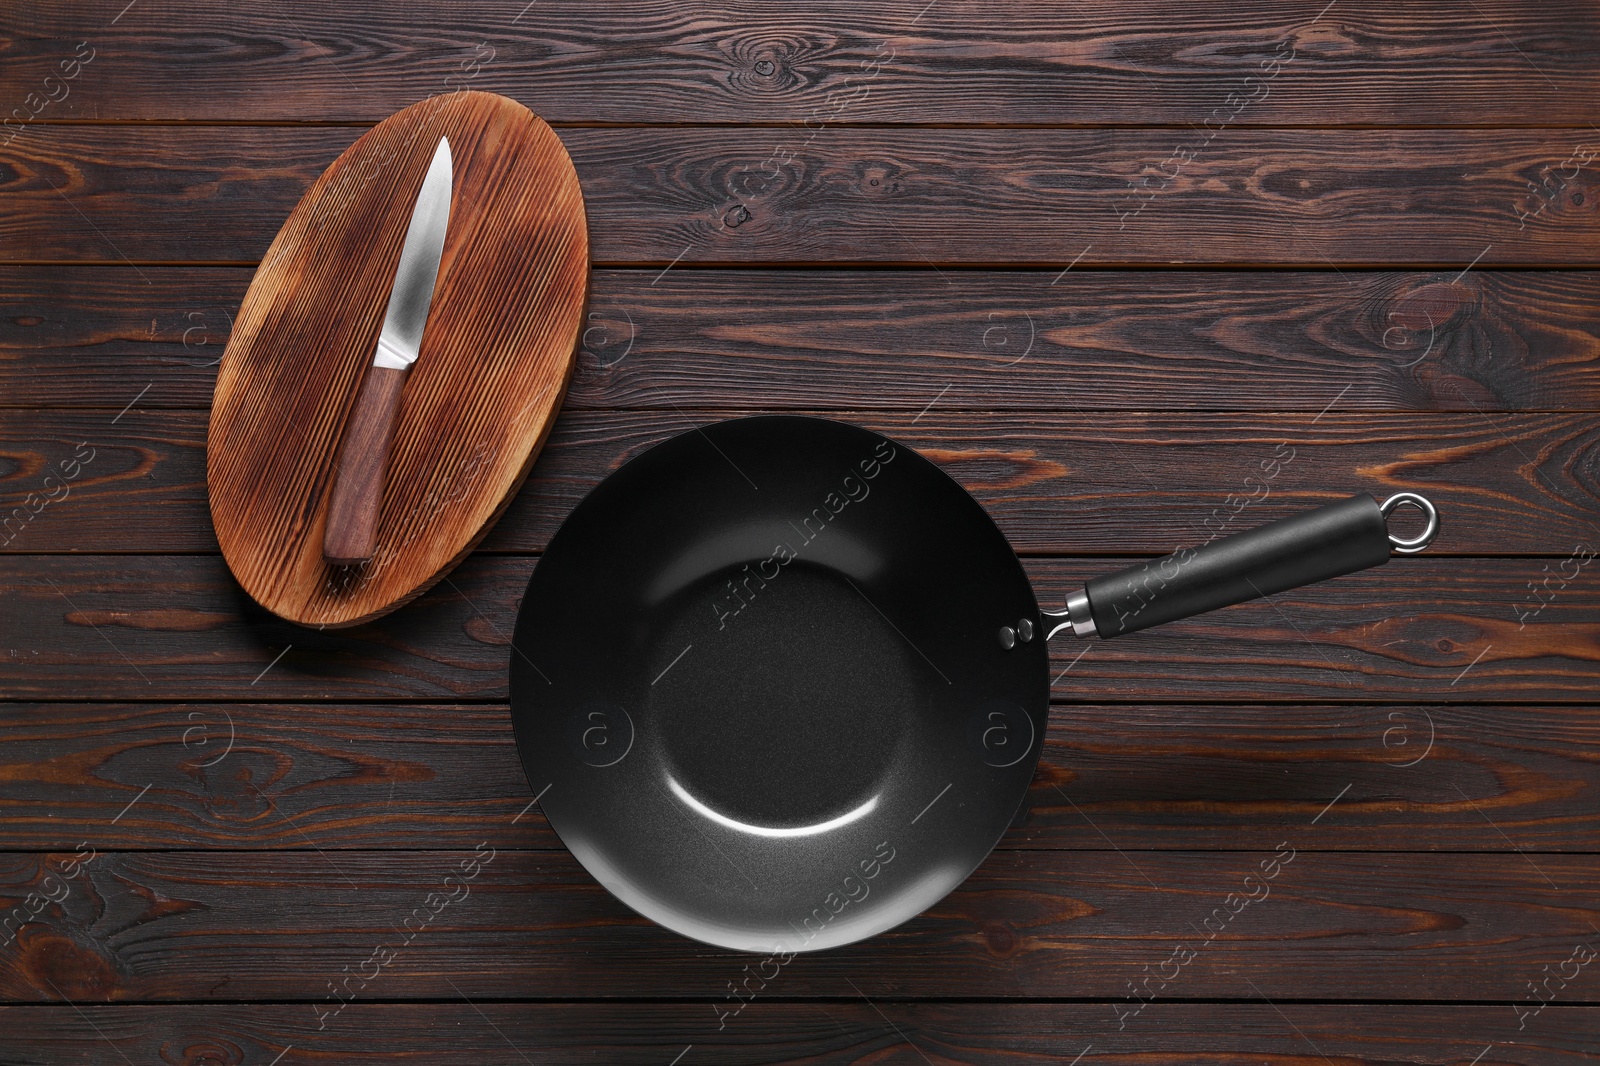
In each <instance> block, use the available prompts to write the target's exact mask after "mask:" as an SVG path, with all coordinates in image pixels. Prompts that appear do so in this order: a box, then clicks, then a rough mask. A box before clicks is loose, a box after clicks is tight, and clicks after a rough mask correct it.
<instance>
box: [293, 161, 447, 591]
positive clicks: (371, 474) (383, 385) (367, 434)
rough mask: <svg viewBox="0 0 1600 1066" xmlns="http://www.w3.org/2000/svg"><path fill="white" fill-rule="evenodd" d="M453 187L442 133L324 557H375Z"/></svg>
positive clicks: (355, 412) (365, 392) (332, 510)
mask: <svg viewBox="0 0 1600 1066" xmlns="http://www.w3.org/2000/svg"><path fill="white" fill-rule="evenodd" d="M454 187H455V181H454V165H453V161H452V159H451V155H450V141H449V139H448V138H445V137H441V138H439V145H438V147H437V148H435V149H434V152H433V159H432V161H431V162H430V163H429V164H428V170H427V173H426V174H425V175H423V178H422V188H421V189H420V190H419V191H418V193H417V200H416V203H415V204H414V205H413V206H412V208H411V222H410V225H409V226H408V227H407V229H406V236H405V242H404V244H402V245H401V248H400V264H399V266H398V267H396V268H395V274H394V284H393V287H392V288H391V289H390V290H389V306H388V308H387V310H386V311H385V312H384V317H383V328H382V330H381V331H380V332H379V333H378V344H377V348H376V350H375V351H374V352H373V356H372V364H371V365H370V366H369V367H367V372H366V375H365V377H364V378H363V379H362V382H361V391H360V392H359V393H358V394H357V395H356V402H355V405H354V406H353V407H352V408H351V411H350V416H349V419H348V421H347V422H346V423H345V429H344V440H343V443H342V445H341V447H340V450H339V461H338V467H337V469H336V470H335V472H334V479H333V487H332V490H331V491H330V492H329V497H328V521H327V526H326V528H325V529H324V531H323V539H322V557H323V558H324V559H325V560H327V561H328V562H330V563H334V564H336V565H344V566H348V565H352V564H355V563H364V562H366V561H367V560H369V559H371V558H372V554H373V551H374V549H375V548H376V546H377V534H378V516H379V514H380V512H381V510H382V503H383V482H384V474H385V472H386V470H387V468H388V464H389V448H390V445H391V444H392V443H393V441H394V429H395V418H396V415H398V413H399V410H400V394H401V390H402V388H403V387H404V386H405V379H406V372H407V371H408V370H409V369H410V368H411V364H413V363H415V362H416V360H417V355H418V353H420V352H421V350H422V335H423V332H424V330H425V329H426V328H427V324H428V311H429V309H430V308H431V307H432V305H433V290H434V286H435V284H436V283H437V282H438V280H439V259H440V257H441V256H442V255H443V253H444V238H445V233H446V232H447V231H448V229H449V226H450V198H451V195H452V193H453V192H454Z"/></svg>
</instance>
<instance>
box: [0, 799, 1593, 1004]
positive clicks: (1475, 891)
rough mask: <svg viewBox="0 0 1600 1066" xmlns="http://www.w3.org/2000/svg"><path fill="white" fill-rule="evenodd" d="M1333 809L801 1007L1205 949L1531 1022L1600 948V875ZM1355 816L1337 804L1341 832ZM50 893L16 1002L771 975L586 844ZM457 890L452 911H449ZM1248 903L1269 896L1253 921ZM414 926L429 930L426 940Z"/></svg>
mask: <svg viewBox="0 0 1600 1066" xmlns="http://www.w3.org/2000/svg"><path fill="white" fill-rule="evenodd" d="M1314 815H1315V812H1309V813H1307V814H1306V815H1305V817H1304V819H1302V820H1301V821H1300V822H1299V824H1297V825H1295V824H1291V825H1286V826H1284V827H1283V830H1282V834H1281V836H1280V837H1279V839H1278V841H1277V843H1276V844H1275V845H1272V846H1269V847H1268V848H1266V849H1263V850H1260V851H1181V852H1168V851H1160V852H1151V851H1143V852H1128V851H1126V850H1124V851H1122V852H1118V851H1114V850H1112V849H1110V848H1106V849H1105V850H1102V851H1093V852H1064V851H1047V852H1035V851H998V852H995V853H994V854H992V855H990V856H989V857H988V859H986V860H985V862H984V863H983V865H982V866H980V867H979V868H978V870H977V871H976V872H975V873H974V874H973V875H972V876H971V877H970V878H968V879H967V881H966V882H965V883H964V884H963V885H962V886H961V887H959V888H958V889H956V890H955V891H954V892H952V893H951V894H950V895H949V896H948V897H946V898H945V899H944V900H942V901H941V902H939V903H937V904H935V905H934V906H933V907H932V908H930V909H929V910H928V911H927V913H925V914H923V915H921V916H920V917H917V918H913V919H911V920H910V921H908V922H906V923H905V924H904V925H901V926H899V927H897V928H895V929H894V930H891V931H889V932H887V933H884V934H881V935H879V936H877V937H874V938H872V939H869V940H866V941H861V942H858V943H855V944H851V945H848V946H846V947H842V948H835V949H832V950H828V951H819V952H813V953H805V954H802V955H800V956H797V957H796V958H795V959H794V960H793V962H792V964H791V965H789V966H786V967H785V968H784V969H783V972H782V978H781V979H782V982H783V983H782V995H783V996H784V997H785V998H789V997H796V996H808V997H829V998H840V999H853V998H858V996H859V994H858V993H856V992H853V991H852V989H851V982H852V981H853V982H855V984H856V986H857V987H858V988H859V989H860V992H861V993H865V994H866V995H868V996H871V997H874V998H877V997H884V998H891V999H894V998H905V997H917V998H921V997H941V998H944V997H960V996H970V997H974V998H981V997H991V996H992V997H1001V998H1027V999H1031V998H1040V997H1068V998H1095V999H1102V998H1103V999H1118V998H1121V997H1129V998H1128V1000H1127V1001H1126V1002H1125V1003H1124V1004H1123V1006H1124V1009H1132V1008H1134V1007H1137V1005H1138V1001H1137V1000H1133V999H1132V998H1131V992H1130V990H1129V982H1130V981H1132V982H1135V986H1136V987H1137V982H1138V981H1139V980H1140V979H1141V978H1142V977H1144V976H1146V975H1147V971H1145V970H1144V969H1143V967H1144V966H1145V965H1146V964H1148V965H1149V966H1150V967H1151V971H1149V972H1157V967H1158V965H1159V964H1160V963H1161V962H1162V961H1164V960H1168V959H1170V958H1172V957H1173V955H1174V953H1175V945H1178V944H1184V945H1186V946H1187V947H1188V949H1189V950H1191V951H1193V952H1194V953H1195V954H1196V955H1197V956H1198V957H1197V958H1195V959H1194V960H1193V961H1192V963H1191V964H1189V965H1186V966H1183V967H1182V968H1181V970H1180V972H1179V973H1178V974H1177V976H1176V977H1172V976H1171V971H1170V970H1169V971H1166V973H1167V975H1168V976H1169V978H1171V979H1170V980H1169V981H1168V987H1169V989H1170V994H1171V996H1172V997H1182V998H1185V999H1240V1000H1254V999H1258V998H1259V995H1258V994H1257V993H1256V992H1255V991H1254V990H1252V988H1251V982H1254V983H1255V985H1256V986H1257V987H1258V988H1260V989H1262V990H1263V992H1264V993H1265V994H1266V995H1267V996H1268V997H1269V998H1271V999H1274V1000H1278V999H1284V1000H1293V999H1317V1000H1323V1001H1328V1000H1359V1001H1371V1000H1384V999H1404V1000H1413V1001H1414V1000H1434V1001H1446V1002H1449V1001H1462V1000H1472V1001H1486V1000H1487V1001H1493V1002H1495V1003H1497V1004H1510V1003H1515V1002H1518V1001H1520V1000H1524V999H1526V998H1527V997H1528V995H1529V993H1528V988H1527V985H1528V981H1529V980H1530V978H1537V977H1539V976H1542V972H1541V967H1544V966H1549V967H1550V968H1551V972H1552V973H1554V972H1556V970H1557V967H1558V965H1559V964H1560V963H1561V961H1562V960H1565V959H1568V958H1569V956H1570V954H1571V953H1572V951H1573V947H1574V945H1575V944H1580V943H1592V942H1594V941H1596V940H1597V939H1600V938H1597V937H1596V934H1595V932H1594V930H1593V928H1592V927H1591V925H1590V923H1591V922H1592V921H1593V920H1594V918H1595V917H1596V910H1597V908H1596V907H1595V905H1594V900H1593V897H1592V894H1586V888H1587V886H1592V885H1593V884H1594V883H1595V879H1596V878H1597V877H1600V858H1597V857H1595V856H1578V855H1550V854H1538V855H1527V854H1516V853H1514V852H1504V853H1500V854H1492V855H1481V854H1428V853H1410V854H1377V855H1371V854H1352V853H1348V852H1312V851H1307V850H1301V845H1302V842H1305V841H1309V840H1315V839H1316V836H1317V834H1318V832H1319V831H1320V829H1321V823H1318V824H1312V818H1313V817H1314ZM1339 816H1340V815H1339V809H1338V807H1337V806H1334V807H1333V809H1332V810H1331V811H1330V812H1329V813H1328V814H1326V815H1325V816H1324V820H1326V819H1329V818H1337V817H1339ZM902 843H905V842H902ZM74 854H76V855H77V856H78V857H79V858H78V860H74V858H73V856H74ZM74 861H77V862H78V866H73V865H71V864H72V863H73V862H74ZM464 864H465V865H464ZM62 871H75V876H66V877H63V876H62ZM1273 871H1275V873H1274V872H1273ZM1269 873H1270V874H1272V876H1267V874H1269ZM464 875H470V876H464ZM749 875H750V876H751V877H752V878H756V879H759V877H760V876H761V871H760V870H759V869H753V870H751V871H749ZM730 876H734V877H736V876H738V875H737V874H736V873H733V872H731V871H730ZM1246 876H1251V878H1252V880H1251V882H1250V883H1248V884H1246V883H1244V878H1245V877H1246ZM446 878H453V880H452V881H451V882H449V883H446ZM47 879H49V881H50V883H48V884H47V883H46V881H47ZM41 887H42V888H44V889H45V890H46V891H48V892H50V893H51V894H52V895H56V896H59V897H60V898H61V902H60V903H58V904H55V905H53V906H48V907H46V908H44V909H41V910H40V911H39V913H38V915H37V916H36V917H35V918H34V920H33V921H32V922H30V923H28V924H24V925H20V927H16V926H14V927H13V928H16V930H17V935H16V941H15V943H11V944H8V945H6V947H7V949H8V952H7V954H8V959H7V961H8V962H10V964H11V965H9V966H0V998H4V999H5V1000H8V1001H22V1002H37V1001H38V1000H40V999H41V998H44V997H45V996H48V995H49V992H50V985H49V984H47V983H46V981H45V980H44V979H45V978H46V977H48V978H49V979H50V981H52V982H54V983H55V985H56V986H57V988H58V989H59V990H60V991H59V993H58V994H57V996H56V997H52V998H60V997H62V996H65V997H68V998H72V999H82V1000H94V1001H99V1002H105V1001H107V1000H142V1001H191V1002H192V1001H197V1000H214V999H221V1000H259V999H298V1000H309V1001H311V1002H321V1003H323V1005H324V1008H325V1009H329V1010H331V1009H334V1008H336V1007H337V1006H338V1004H339V1000H336V999H334V998H333V997H332V994H331V993H330V992H329V991H328V990H327V982H328V981H330V980H334V981H337V980H339V979H340V978H341V977H343V976H344V974H345V973H350V974H355V975H361V974H362V971H361V969H360V964H361V963H362V962H363V961H364V960H366V959H368V958H370V957H372V956H373V954H374V952H375V950H376V949H377V948H378V947H379V946H381V945H388V946H389V947H391V948H393V949H394V950H395V953H396V954H397V956H398V958H397V959H396V960H395V964H394V965H393V966H391V967H388V968H384V969H383V970H382V972H381V973H380V974H378V975H376V976H372V975H371V970H370V968H369V969H368V970H367V971H366V974H365V976H366V980H365V981H364V982H363V981H361V980H360V979H359V976H358V981H357V983H356V984H353V985H351V986H348V989H347V991H349V992H354V993H357V994H358V996H359V995H360V994H361V993H362V991H363V990H364V992H365V994H366V995H367V996H368V997H382V998H384V999H395V1000H403V999H453V998H455V997H456V995H457V994H458V993H457V992H456V991H454V990H453V989H452V988H451V984H452V982H453V983H454V984H455V985H456V987H457V988H458V989H460V990H461V991H463V992H467V993H468V994H469V995H470V994H471V993H473V992H476V993H477V994H478V996H479V997H484V996H485V994H486V993H487V998H502V997H503V998H529V999H535V998H552V997H561V998H567V999H586V998H594V997H599V996H608V997H672V998H702V997H703V998H706V999H721V998H722V997H724V996H726V995H727V982H728V981H729V980H735V981H736V980H738V978H739V977H740V976H741V975H742V972H743V970H742V968H743V967H745V966H750V965H752V964H753V963H756V962H759V960H760V958H761V956H759V955H751V954H747V953H742V952H734V951H728V950H724V949H720V948H714V947H710V946H708V945H705V944H702V943H699V942H698V941H693V940H690V939H688V938H685V937H682V936H679V935H678V934H676V933H671V932H668V931H667V930H665V929H662V928H661V927H659V926H657V925H655V924H653V923H651V922H649V921H648V920H646V919H644V918H642V917H640V916H639V915H637V914H635V913H634V912H632V911H630V910H628V908H627V907H625V906H624V905H623V904H622V903H620V902H618V901H617V900H616V899H615V898H613V897H612V896H611V895H610V894H609V893H607V892H606V890H605V889H604V888H603V887H601V885H600V884H599V883H598V882H596V881H595V880H594V879H593V878H592V877H591V876H590V875H589V874H588V873H587V872H586V871H585V870H584V869H583V867H581V866H580V865H578V862H577V860H576V859H574V858H573V857H572V856H571V854H570V853H568V852H566V851H540V852H530V851H509V850H507V851H502V850H500V849H497V848H494V847H493V846H492V845H484V846H481V847H463V848H458V849H448V850H439V851H383V852H370V851H338V852H323V853H320V854H319V853H318V852H316V851H313V850H298V851H292V852H291V851H269V852H245V853H237V852H217V851H212V852H195V851H168V852H133V853H129V852H109V851H107V852H100V851H96V852H95V853H94V854H93V855H92V857H91V856H90V852H89V850H88V849H80V850H77V851H76V852H67V853H51V854H48V855H39V854H33V855H16V854H9V855H0V894H3V897H4V898H9V899H14V900H17V901H18V902H19V903H20V902H22V901H23V900H25V899H26V897H27V896H28V894H29V893H30V892H35V891H37V890H38V889H39V888H41ZM63 889H64V891H63ZM436 892H437V893H442V894H443V895H444V896H448V897H454V898H453V899H452V901H451V902H450V903H449V904H447V905H445V906H443V907H435V906H431V905H430V904H428V903H427V902H425V901H427V900H428V897H429V894H430V893H436ZM1230 894H1231V895H1232V896H1233V897H1234V898H1233V899H1232V900H1231V901H1230V900H1229V896H1230ZM1245 895H1253V896H1254V897H1255V901H1254V902H1251V903H1246V904H1244V905H1243V906H1240V904H1239V898H1240V897H1242V896H1245ZM436 900H437V897H435V901H436ZM417 907H424V908H425V909H424V911H423V914H424V915H427V914H428V912H429V911H430V910H431V911H433V914H432V916H431V919H430V920H428V921H426V922H422V923H421V926H422V927H421V928H420V929H418V924H419V923H418V922H416V921H413V922H412V923H411V925H409V926H405V924H404V919H405V918H406V917H407V916H408V915H410V914H411V913H412V911H413V909H414V908H417ZM1214 911H1216V912H1219V913H1220V914H1222V915H1224V916H1227V917H1223V918H1218V917H1215V916H1214V915H1213V912H1214ZM25 914H26V912H25ZM1207 919H1210V920H1211V924H1209V925H1206V924H1205V923H1206V921H1207ZM402 927H403V928H402ZM1202 928H1203V929H1204V931H1201V932H1198V933H1197V930H1200V929H1202ZM408 931H410V932H413V933H414V934H415V935H413V936H411V937H409V938H408V936H407V932H408ZM1208 932H1209V933H1211V934H1213V935H1211V936H1209V937H1208V935H1207V933H1208ZM346 966H348V967H350V969H349V970H348V971H346V970H344V967H346ZM1568 983H1569V984H1573V983H1574V982H1573V981H1571V980H1570V979H1569V981H1568ZM1552 987H1554V986H1552ZM1150 991H1151V992H1152V993H1158V986H1156V985H1152V986H1151V987H1150ZM1572 995H1573V997H1574V998H1576V997H1577V996H1579V995H1582V992H1581V991H1580V990H1579V989H1577V988H1573V989H1572ZM1161 998H1168V997H1161ZM1499 1009H1501V1010H1505V1011H1506V1012H1507V1013H1508V1014H1510V1013H1511V1010H1510V1007H1509V1005H1505V1006H1500V1007H1499ZM307 1011H308V1013H311V1012H310V1008H309V1007H307ZM1108 1011H1109V1008H1108ZM708 1013H709V1011H708ZM1130 1024H1131V1023H1130Z"/></svg>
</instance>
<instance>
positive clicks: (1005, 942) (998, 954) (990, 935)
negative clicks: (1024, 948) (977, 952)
mask: <svg viewBox="0 0 1600 1066" xmlns="http://www.w3.org/2000/svg"><path fill="white" fill-rule="evenodd" d="M983 944H984V947H986V948H987V949H988V951H989V954H990V955H993V956H994V957H995V958H997V959H1003V958H1006V957H1008V956H1010V955H1013V954H1015V953H1016V950H1017V934H1016V933H1014V932H1012V931H1011V930H1010V929H1009V928H1007V927H1006V926H1004V925H1001V924H999V923H998V922H990V923H988V924H987V925H985V926H984V927H983Z"/></svg>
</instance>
